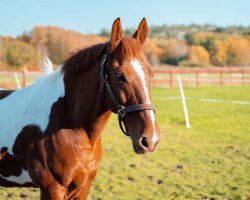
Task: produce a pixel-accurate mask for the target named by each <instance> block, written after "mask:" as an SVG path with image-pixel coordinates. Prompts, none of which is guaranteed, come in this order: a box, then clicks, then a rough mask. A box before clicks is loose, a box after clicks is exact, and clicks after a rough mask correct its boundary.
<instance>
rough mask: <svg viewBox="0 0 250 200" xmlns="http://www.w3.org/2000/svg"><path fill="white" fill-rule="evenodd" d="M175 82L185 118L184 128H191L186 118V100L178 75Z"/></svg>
mask: <svg viewBox="0 0 250 200" xmlns="http://www.w3.org/2000/svg"><path fill="white" fill-rule="evenodd" d="M177 82H178V85H179V90H180V94H181V101H182V106H183V111H184V116H185V121H186V127H187V128H191V125H190V122H189V117H188V110H187V104H186V99H185V95H184V91H183V86H182V82H181V77H180V75H178V76H177Z"/></svg>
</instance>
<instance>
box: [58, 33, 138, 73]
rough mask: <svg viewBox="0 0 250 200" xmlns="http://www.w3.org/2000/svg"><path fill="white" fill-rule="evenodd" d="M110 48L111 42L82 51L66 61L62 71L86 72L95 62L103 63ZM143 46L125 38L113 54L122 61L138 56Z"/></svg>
mask: <svg viewBox="0 0 250 200" xmlns="http://www.w3.org/2000/svg"><path fill="white" fill-rule="evenodd" d="M108 48H110V42H106V43H101V44H96V45H93V46H91V47H87V48H85V49H82V50H80V51H78V52H77V53H75V54H74V55H72V56H71V57H69V58H68V59H66V60H65V61H64V64H63V67H62V71H63V72H65V73H69V74H71V73H79V72H80V73H81V72H85V71H86V70H87V69H88V68H89V67H91V66H93V64H94V63H95V62H101V59H102V56H103V54H104V53H105V52H106V51H107V50H108ZM140 50H141V46H140V45H139V44H138V42H137V41H136V40H135V39H134V38H132V37H127V36H123V37H122V39H121V42H120V43H119V45H118V46H117V47H116V48H115V50H114V51H113V52H112V50H111V52H112V57H113V58H116V59H118V60H119V61H122V60H124V59H132V58H136V56H138V53H139V52H140Z"/></svg>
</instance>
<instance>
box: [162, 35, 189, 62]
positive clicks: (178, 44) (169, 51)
mask: <svg viewBox="0 0 250 200" xmlns="http://www.w3.org/2000/svg"><path fill="white" fill-rule="evenodd" d="M188 49H189V48H188V45H187V43H186V42H185V41H184V40H177V39H170V40H167V41H166V44H165V47H164V52H163V54H162V57H161V60H162V61H163V62H165V63H168V64H172V65H177V64H178V62H179V61H181V60H183V59H184V58H185V57H186V56H187V54H188Z"/></svg>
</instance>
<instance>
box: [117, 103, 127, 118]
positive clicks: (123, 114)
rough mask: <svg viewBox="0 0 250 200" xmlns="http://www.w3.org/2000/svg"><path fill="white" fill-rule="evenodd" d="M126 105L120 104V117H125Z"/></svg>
mask: <svg viewBox="0 0 250 200" xmlns="http://www.w3.org/2000/svg"><path fill="white" fill-rule="evenodd" d="M124 108H125V107H124V106H122V105H120V106H118V116H119V118H123V117H124V116H125V115H126V112H124Z"/></svg>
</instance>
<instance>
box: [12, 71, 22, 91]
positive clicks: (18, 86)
mask: <svg viewBox="0 0 250 200" xmlns="http://www.w3.org/2000/svg"><path fill="white" fill-rule="evenodd" d="M14 77H15V80H16V85H17V88H18V89H21V88H22V87H21V84H20V81H19V78H18V76H17V73H16V72H15V73H14Z"/></svg>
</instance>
